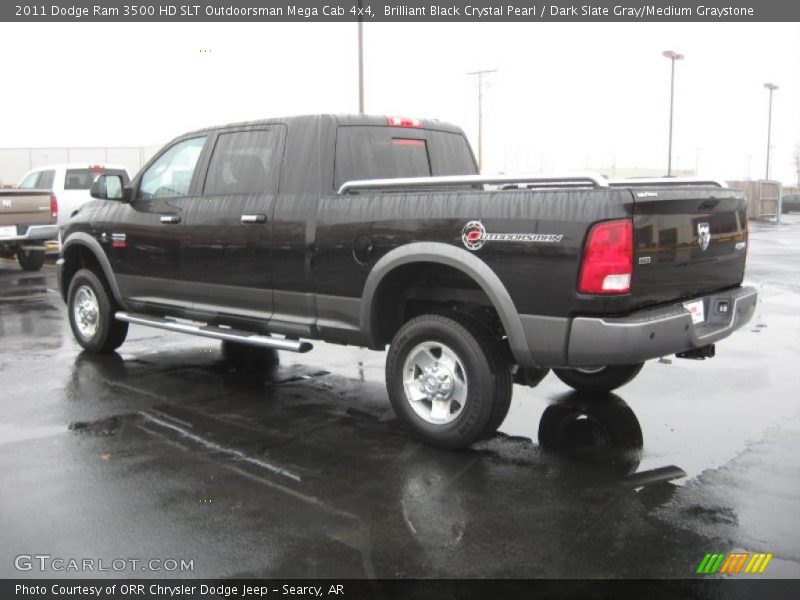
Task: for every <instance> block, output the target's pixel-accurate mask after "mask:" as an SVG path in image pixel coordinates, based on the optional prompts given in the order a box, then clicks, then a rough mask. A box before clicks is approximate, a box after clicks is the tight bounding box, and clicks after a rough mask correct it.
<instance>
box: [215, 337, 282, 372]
mask: <svg viewBox="0 0 800 600" xmlns="http://www.w3.org/2000/svg"><path fill="white" fill-rule="evenodd" d="M222 359H223V361H224V362H225V363H227V364H229V365H231V366H233V367H238V368H242V369H245V370H250V371H261V370H263V369H272V368H275V367H277V366H278V364H279V363H280V356H279V355H278V351H277V350H275V348H262V347H259V346H249V345H247V344H240V343H237V342H230V341H228V340H224V341H223V342H222Z"/></svg>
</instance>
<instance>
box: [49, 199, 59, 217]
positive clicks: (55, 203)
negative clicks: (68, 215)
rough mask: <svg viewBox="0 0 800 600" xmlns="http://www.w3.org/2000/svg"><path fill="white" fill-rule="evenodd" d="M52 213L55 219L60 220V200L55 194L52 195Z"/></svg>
mask: <svg viewBox="0 0 800 600" xmlns="http://www.w3.org/2000/svg"><path fill="white" fill-rule="evenodd" d="M50 213H51V214H52V215H53V218H54V219H57V218H58V199H57V198H56V196H55V194H50Z"/></svg>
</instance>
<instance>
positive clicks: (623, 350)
mask: <svg viewBox="0 0 800 600" xmlns="http://www.w3.org/2000/svg"><path fill="white" fill-rule="evenodd" d="M692 300H702V301H703V304H704V311H705V316H706V319H705V321H704V322H703V323H699V324H697V325H695V324H693V323H692V316H691V314H690V313H689V311H688V310H687V309H686V308H685V307H684V303H683V302H679V303H675V304H671V305H668V306H660V307H657V308H654V309H646V310H641V311H637V312H634V313H632V314H630V315H628V316H626V317H622V318H596V317H576V318H574V319H573V320H572V323H571V327H570V330H569V337H568V342H567V356H566V358H567V365H568V366H574V367H588V366H597V365H613V364H631V363H637V362H642V361H644V360H647V359H650V358H656V357H659V356H666V355H669V354H676V353H678V352H684V351H686V350H691V349H693V348H700V347H702V346H707V345H708V344H713V343H715V342H717V341H719V340H721V339H723V338H726V337H728V336H729V335H730V334H731V333H733V332H734V331H736V330H737V329H739V328H740V327H742V326H743V325H745V324H746V323H747V322H748V321H750V319H751V318H752V317H753V314H754V313H755V309H756V302H757V301H758V292H756V290H755V288H752V287H738V288H734V289H732V290H726V291H724V292H717V293H713V294H708V295H704V296H698V297H696V298H693V299H692ZM725 304H727V311H724V312H723V311H722V310H721V309H722V307H723V306H724V305H725ZM529 342H530V340H529Z"/></svg>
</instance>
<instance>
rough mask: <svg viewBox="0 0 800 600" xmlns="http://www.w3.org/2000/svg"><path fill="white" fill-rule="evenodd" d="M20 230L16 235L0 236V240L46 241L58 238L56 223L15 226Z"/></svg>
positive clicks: (16, 241) (14, 241)
mask: <svg viewBox="0 0 800 600" xmlns="http://www.w3.org/2000/svg"><path fill="white" fill-rule="evenodd" d="M17 230H18V231H19V232H20V234H19V235H17V236H16V237H9V238H2V239H0V242H11V243H20V242H42V243H44V242H46V241H48V240H56V239H58V225H30V226H27V227H26V226H24V225H23V226H20V225H18V226H17ZM38 245H42V244H38Z"/></svg>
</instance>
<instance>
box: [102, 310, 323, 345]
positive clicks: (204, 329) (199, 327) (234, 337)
mask: <svg viewBox="0 0 800 600" xmlns="http://www.w3.org/2000/svg"><path fill="white" fill-rule="evenodd" d="M115 316H116V319H117V320H118V321H125V322H126V323H133V324H135V325H144V326H145V327H155V328H156V329H166V330H167V331H176V332H178V333H188V334H190V335H197V336H200V337H207V338H212V339H215V340H224V341H226V342H236V343H238V344H247V345H248V346H260V347H262V348H274V349H275V350H288V351H289V352H308V351H309V350H311V349H312V348H313V347H314V346H312V345H311V344H310V343H309V342H301V341H299V340H289V339H283V338H273V337H269V336H266V335H261V334H258V333H252V332H250V331H241V330H239V329H228V328H226V327H217V326H215V325H205V324H202V323H191V322H180V321H176V320H173V319H166V318H163V317H153V316H150V315H141V314H136V313H129V312H123V311H120V312H118V313H117V314H116V315H115Z"/></svg>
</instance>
